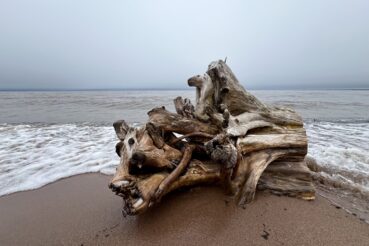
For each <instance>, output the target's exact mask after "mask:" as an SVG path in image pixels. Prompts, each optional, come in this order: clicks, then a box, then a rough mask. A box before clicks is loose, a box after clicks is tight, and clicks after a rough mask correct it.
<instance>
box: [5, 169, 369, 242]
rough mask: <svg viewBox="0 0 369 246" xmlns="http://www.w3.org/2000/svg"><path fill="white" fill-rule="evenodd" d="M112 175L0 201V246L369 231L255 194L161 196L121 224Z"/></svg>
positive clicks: (329, 211)
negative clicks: (236, 198) (243, 204)
mask: <svg viewBox="0 0 369 246" xmlns="http://www.w3.org/2000/svg"><path fill="white" fill-rule="evenodd" d="M110 178H111V176H108V175H104V174H98V173H89V174H80V175H75V176H72V177H69V178H64V179H61V180H58V181H56V182H53V183H51V184H48V185H46V186H44V187H42V188H39V189H36V190H31V191H20V192H17V193H13V194H9V195H6V196H3V197H0V221H1V223H0V244H1V245H24V244H27V245H40V244H43V245H60V244H67V245H82V244H83V245H118V244H124V245H127V244H128V245H137V244H139V245H140V244H153V243H154V244H179V245H183V244H186V245H199V244H205V243H207V244H211V245H222V244H231V245H245V244H253V245H265V244H266V243H267V244H272V245H296V244H304V245H353V244H354V245H365V244H367V242H368V241H369V225H368V224H366V223H365V222H363V221H360V220H359V218H357V217H355V216H354V215H350V214H348V213H347V212H346V211H344V210H343V209H338V208H336V207H335V206H334V205H333V204H331V203H330V202H329V201H328V200H327V199H326V198H323V197H321V196H320V195H317V198H316V200H315V201H312V202H307V201H303V200H298V199H295V198H289V197H283V196H282V197H278V196H274V195H270V194H267V193H264V192H260V191H259V192H257V194H256V199H255V201H254V202H253V203H252V204H250V205H248V206H247V208H246V209H241V208H238V207H236V206H235V205H234V204H233V203H232V201H230V202H228V201H227V197H226V196H224V195H223V193H222V190H221V189H216V188H213V187H201V188H193V189H192V190H188V191H185V192H177V193H175V194H170V195H168V196H167V197H165V198H164V199H163V201H162V203H161V204H159V205H158V206H156V207H154V208H152V209H150V210H149V211H147V212H146V213H145V214H142V215H139V216H136V217H127V218H123V217H122V214H121V206H122V200H121V198H120V197H118V196H116V195H114V194H113V193H112V192H111V191H110V190H108V188H107V184H108V181H109V179H110Z"/></svg>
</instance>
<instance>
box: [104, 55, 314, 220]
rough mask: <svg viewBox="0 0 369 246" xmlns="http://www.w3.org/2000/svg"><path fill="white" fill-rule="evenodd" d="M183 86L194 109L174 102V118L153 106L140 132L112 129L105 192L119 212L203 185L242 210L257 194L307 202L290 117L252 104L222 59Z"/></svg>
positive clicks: (308, 188)
mask: <svg viewBox="0 0 369 246" xmlns="http://www.w3.org/2000/svg"><path fill="white" fill-rule="evenodd" d="M188 84H189V86H194V87H196V105H195V106H193V105H192V104H191V102H190V100H188V99H182V98H181V97H177V98H176V99H175V100H174V105H175V109H176V112H177V113H171V112H169V111H167V110H166V109H165V108H164V107H158V108H155V109H152V110H151V111H149V112H148V115H149V121H148V123H147V124H146V125H144V126H141V127H136V128H132V127H130V126H129V125H128V124H126V123H125V122H124V121H117V122H115V123H114V128H115V131H116V133H117V136H118V138H119V140H120V142H119V143H118V144H117V146H116V151H117V154H118V155H119V156H120V157H121V163H120V164H119V166H118V168H117V172H116V174H115V176H114V178H113V179H112V181H111V183H110V185H109V187H110V188H111V189H112V190H113V191H114V192H116V193H117V194H118V195H120V196H122V197H123V199H124V201H125V206H124V209H123V212H124V214H129V215H134V214H139V213H142V212H144V211H145V210H146V209H147V208H148V207H150V206H152V205H153V204H156V203H158V202H159V201H160V200H161V197H162V196H164V195H165V194H167V193H168V192H171V191H173V190H176V189H179V188H181V187H186V186H194V185H202V184H209V183H211V184H218V185H222V186H223V187H225V189H226V192H227V194H229V195H232V196H233V197H235V199H236V200H237V202H238V204H239V205H240V206H242V207H244V206H245V205H246V204H247V203H249V202H251V201H252V200H253V199H254V196H255V191H256V189H257V188H259V189H262V190H269V191H271V192H272V193H274V194H278V195H288V196H293V197H298V198H302V199H306V200H310V199H314V196H315V190H314V187H313V185H312V181H311V176H310V172H309V170H308V169H307V167H306V164H305V160H304V159H305V156H306V153H307V137H306V132H305V129H304V128H303V121H302V119H301V117H300V116H299V115H298V114H297V113H296V112H295V111H293V110H292V109H288V108H284V107H275V106H269V105H266V104H264V103H262V102H260V101H259V100H258V99H257V98H256V97H254V96H253V95H252V94H250V93H249V92H247V91H246V90H245V89H244V88H243V87H242V86H241V84H240V83H239V82H238V80H237V78H236V77H235V75H234V74H233V72H232V71H231V69H230V68H229V67H228V65H227V64H225V62H223V61H216V62H212V63H211V64H210V65H209V67H208V70H207V72H206V73H205V74H204V75H197V76H194V77H191V78H190V79H189V80H188Z"/></svg>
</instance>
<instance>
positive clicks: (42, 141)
mask: <svg viewBox="0 0 369 246" xmlns="http://www.w3.org/2000/svg"><path fill="white" fill-rule="evenodd" d="M251 92H252V93H253V94H254V95H256V96H257V97H258V98H259V99H261V100H262V101H263V102H265V103H270V104H277V105H284V106H288V107H292V108H294V109H295V110H296V111H297V112H299V113H300V114H301V115H302V116H303V118H304V121H305V128H306V130H307V134H308V137H309V154H308V155H309V156H310V157H313V158H314V159H315V160H316V162H317V165H316V169H317V172H316V173H315V174H314V178H315V180H316V183H317V186H318V187H319V188H320V190H321V191H322V192H323V193H324V195H326V196H327V197H331V198H332V199H333V200H334V202H335V203H337V204H339V205H340V206H343V207H345V208H347V209H348V210H349V211H354V212H355V213H357V214H359V215H360V216H363V217H365V216H367V215H368V211H369V206H368V204H369V90H339V91H333V90H326V91H291V90H288V91H275V90H270V91H251ZM176 96H182V97H187V98H190V99H192V101H193V100H194V97H195V92H194V90H178V91H165V90H163V91H73V92H0V105H1V107H0V139H1V140H0V196H2V195H7V194H11V193H14V192H18V191H24V190H30V189H36V188H39V187H42V186H44V185H46V184H48V183H51V182H54V181H56V180H58V179H61V178H65V177H69V176H72V175H76V174H81V173H88V172H101V173H104V174H113V173H114V171H115V168H116V166H117V164H118V163H119V159H118V157H117V156H116V154H115V144H116V142H117V139H116V136H115V133H114V130H113V127H112V123H113V122H114V121H116V120H119V119H124V120H126V121H127V122H129V123H131V124H140V123H143V122H145V121H146V120H147V114H146V113H147V112H148V111H149V110H150V109H152V108H153V107H156V106H166V107H167V108H168V109H169V110H172V111H173V110H174V107H173V102H172V100H173V99H174V98H175V97H176ZM365 218H366V219H367V218H369V217H365Z"/></svg>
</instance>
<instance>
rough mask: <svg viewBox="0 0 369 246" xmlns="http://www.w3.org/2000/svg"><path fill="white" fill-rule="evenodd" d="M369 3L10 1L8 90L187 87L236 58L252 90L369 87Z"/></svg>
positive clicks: (3, 17)
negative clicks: (219, 62)
mask: <svg viewBox="0 0 369 246" xmlns="http://www.w3.org/2000/svg"><path fill="white" fill-rule="evenodd" d="M368 13H369V2H368V1H366V0H363V1H358V0H353V1H346V0H325V1H320V0H312V1H293V0H290V1H215V0H212V1H189V0H187V1H170V0H167V1H164V0H157V1H142V0H141V1H118V0H111V1H91V0H90V1H87V0H85V1H82V0H81V1H72V0H63V1H57V0H33V1H28V0H18V1H2V2H1V3H0V34H1V38H0V89H104V88H184V87H186V83H185V81H186V79H187V78H188V77H190V76H192V75H193V74H197V73H202V72H204V71H205V70H206V67H207V65H208V63H209V62H210V61H212V60H215V59H219V58H224V57H225V56H227V57H228V63H229V64H230V66H231V67H232V68H233V70H234V72H235V73H236V75H237V76H238V78H239V80H240V81H241V82H242V83H243V84H245V85H246V87H248V88H281V89H284V88H347V87H369V25H368V23H369V15H368Z"/></svg>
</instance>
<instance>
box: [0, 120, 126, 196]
mask: <svg viewBox="0 0 369 246" xmlns="http://www.w3.org/2000/svg"><path fill="white" fill-rule="evenodd" d="M0 138H1V142H0V180H1V182H0V196H1V195H6V194H10V193H14V192H17V191H24V190H31V189H36V188H39V187H42V186H44V185H46V184H48V183H51V182H54V181H56V180H58V179H61V178H65V177H69V176H72V175H76V174H81V173H89V172H101V173H104V174H113V173H114V172H115V168H116V166H117V164H118V163H119V158H118V156H117V155H116V153H115V144H116V142H117V139H116V136H115V133H114V130H113V127H110V126H94V125H88V124H52V125H50V124H17V125H12V124H1V125H0Z"/></svg>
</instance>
